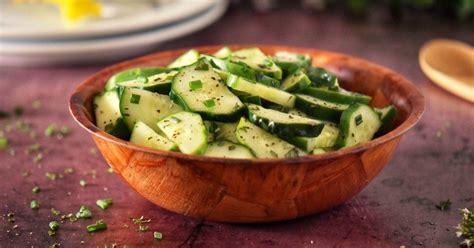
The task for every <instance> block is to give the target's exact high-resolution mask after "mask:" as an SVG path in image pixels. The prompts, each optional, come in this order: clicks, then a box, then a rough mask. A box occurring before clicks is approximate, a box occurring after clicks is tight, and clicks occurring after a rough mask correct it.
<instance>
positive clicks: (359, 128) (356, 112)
mask: <svg viewBox="0 0 474 248" xmlns="http://www.w3.org/2000/svg"><path fill="white" fill-rule="evenodd" d="M381 125H382V122H381V121H380V117H379V115H378V114H377V113H376V112H375V111H374V110H373V109H372V108H371V107H369V106H367V105H364V104H360V103H354V104H352V105H351V106H350V107H349V108H348V109H346V110H344V112H343V113H342V115H341V123H340V127H341V135H339V138H338V140H337V145H338V146H339V147H349V146H355V145H358V144H362V143H365V142H368V141H370V140H371V139H372V138H373V137H374V134H375V132H377V130H378V129H379V128H380V126H381Z"/></svg>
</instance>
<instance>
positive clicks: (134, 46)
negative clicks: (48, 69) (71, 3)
mask: <svg viewBox="0 0 474 248" xmlns="http://www.w3.org/2000/svg"><path fill="white" fill-rule="evenodd" d="M227 5H228V0H220V1H218V2H217V3H216V4H215V5H214V6H213V7H211V8H210V9H209V10H207V11H206V12H204V13H203V14H201V15H199V16H197V17H194V18H193V19H190V20H186V21H184V22H180V23H177V24H175V25H171V26H166V27H164V28H158V29H156V30H152V31H147V32H143V33H136V34H132V35H123V36H116V37H111V38H104V39H88V40H79V41H55V42H44V43H41V42H22V43H18V42H0V65H9V66H11V65H21V66H36V65H51V64H78V63H98V62H105V61H111V60H117V59H122V58H125V57H129V56H132V55H137V54H140V53H143V52H145V51H149V50H151V49H152V48H156V45H157V44H158V43H160V42H164V41H168V40H171V39H174V38H177V37H181V36H184V35H187V34H190V33H192V32H194V31H197V30H200V29H202V28H204V27H206V26H208V25H210V24H211V23H213V22H215V21H216V20H217V19H219V17H221V16H222V14H223V13H224V12H225V10H226V8H227Z"/></svg>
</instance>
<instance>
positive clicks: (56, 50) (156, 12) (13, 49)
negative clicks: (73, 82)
mask: <svg viewBox="0 0 474 248" xmlns="http://www.w3.org/2000/svg"><path fill="white" fill-rule="evenodd" d="M155 1H156V0H153V1H148V0H141V1H119V0H115V1H109V2H104V6H103V12H104V13H103V14H102V15H103V16H105V17H103V18H99V19H97V20H94V21H89V22H87V23H84V24H83V25H81V26H77V27H66V26H64V25H63V24H62V23H61V21H60V16H59V14H57V10H54V9H52V8H51V7H50V6H42V5H39V6H35V7H37V8H43V9H36V11H31V6H27V5H20V4H12V3H11V2H9V3H5V2H3V3H0V5H4V6H0V9H2V14H1V16H2V17H0V64H1V65H23V66H28V65H55V64H84V63H98V62H106V61H112V60H117V59H123V58H126V57H130V56H134V55H138V54H141V53H144V52H146V51H149V50H151V49H153V48H154V47H155V48H156V45H157V44H159V43H161V42H165V41H169V40H172V39H175V38H178V37H182V36H185V35H187V34H190V33H192V32H195V31H197V30H200V29H203V28H204V27H206V26H208V25H210V24H212V23H213V22H215V21H216V20H217V19H219V18H220V17H221V16H222V15H223V13H224V12H225V10H226V9H227V5H228V0H166V1H163V0H162V2H160V3H156V2H155ZM51 11H55V12H51Z"/></svg>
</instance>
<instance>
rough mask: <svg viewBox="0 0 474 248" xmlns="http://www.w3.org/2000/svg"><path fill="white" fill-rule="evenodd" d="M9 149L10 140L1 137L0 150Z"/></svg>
mask: <svg viewBox="0 0 474 248" xmlns="http://www.w3.org/2000/svg"><path fill="white" fill-rule="evenodd" d="M7 147H8V139H7V138H5V137H0V150H3V149H5V148H7Z"/></svg>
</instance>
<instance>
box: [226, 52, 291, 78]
mask: <svg viewBox="0 0 474 248" xmlns="http://www.w3.org/2000/svg"><path fill="white" fill-rule="evenodd" d="M229 59H230V61H232V62H242V63H244V64H246V65H248V66H249V67H250V68H252V69H254V70H255V71H259V72H262V73H263V74H265V75H267V76H270V77H273V78H276V79H281V78H282V71H281V69H280V67H278V66H277V65H276V64H275V63H274V62H273V59H272V58H271V57H269V56H267V55H265V54H264V53H263V52H262V51H261V50H260V49H258V48H246V49H241V50H238V51H234V52H233V53H232V54H231V55H230V56H229Z"/></svg>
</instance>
